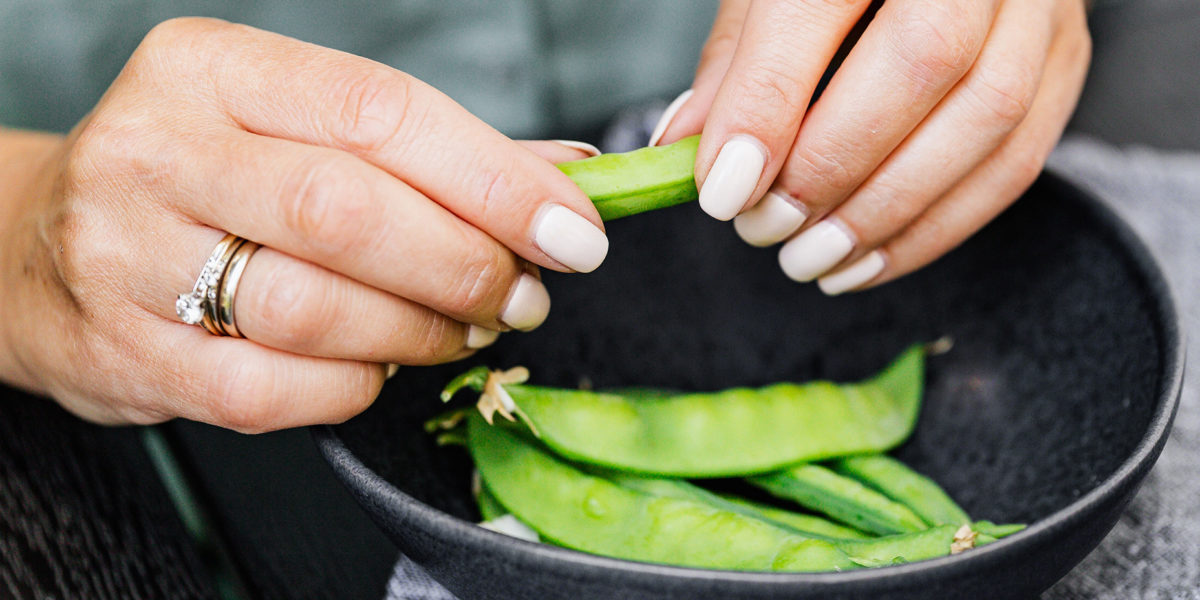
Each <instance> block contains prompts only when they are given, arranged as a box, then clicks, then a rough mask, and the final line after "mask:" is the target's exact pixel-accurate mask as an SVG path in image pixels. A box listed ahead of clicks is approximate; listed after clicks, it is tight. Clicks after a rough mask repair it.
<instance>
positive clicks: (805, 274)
mask: <svg viewBox="0 0 1200 600" xmlns="http://www.w3.org/2000/svg"><path fill="white" fill-rule="evenodd" d="M853 249H854V240H853V239H851V238H850V235H849V234H847V233H846V232H845V231H844V230H843V229H842V228H841V227H839V226H837V225H835V224H834V223H832V222H830V221H828V220H826V221H821V222H820V223H817V224H816V225H813V226H812V227H810V228H808V229H806V230H804V231H803V232H802V233H801V234H800V235H798V236H796V237H794V238H792V240H791V241H790V242H788V243H786V244H784V245H783V248H780V250H779V266H780V267H783V272H784V273H786V274H787V276H788V277H791V278H792V279H794V280H796V281H812V280H814V279H816V278H817V277H820V276H821V275H823V274H824V273H825V272H826V271H828V270H829V269H830V268H832V267H833V266H834V265H836V264H838V263H839V262H841V260H842V259H843V258H846V255H847V254H850V251H851V250H853Z"/></svg>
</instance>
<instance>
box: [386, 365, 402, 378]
mask: <svg viewBox="0 0 1200 600" xmlns="http://www.w3.org/2000/svg"><path fill="white" fill-rule="evenodd" d="M399 370H400V365H398V364H396V363H388V366H387V377H386V379H391V378H393V377H395V376H396V373H397V372H398V371H399Z"/></svg>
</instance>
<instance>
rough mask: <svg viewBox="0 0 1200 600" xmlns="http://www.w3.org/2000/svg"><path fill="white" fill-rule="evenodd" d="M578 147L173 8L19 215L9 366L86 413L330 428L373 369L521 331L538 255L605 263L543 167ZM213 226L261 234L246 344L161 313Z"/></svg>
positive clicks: (598, 231) (536, 301) (587, 226)
mask: <svg viewBox="0 0 1200 600" xmlns="http://www.w3.org/2000/svg"><path fill="white" fill-rule="evenodd" d="M583 156H584V154H583V153H582V152H579V151H576V150H572V149H570V148H567V147H564V146H560V145H557V144H552V143H549V142H532V143H525V144H521V143H518V142H514V141H512V140H510V139H508V138H506V137H505V136H503V135H501V134H500V133H499V132H497V131H495V130H494V129H492V128H490V127H488V126H487V125H485V124H484V123H483V122H481V121H479V120H478V119H476V118H475V117H473V116H472V115H471V114H469V113H468V112H467V111H466V110H465V109H463V108H462V107H460V106H458V105H457V104H455V103H454V102H453V101H452V100H450V99H449V98H447V97H446V96H444V95H443V94H441V93H439V92H437V91H436V90H434V89H433V88H432V87H430V86H428V85H426V84H424V83H422V82H420V81H418V80H416V79H414V78H413V77H411V76H408V75H406V74H404V73H401V72H399V71H396V70H394V69H391V68H388V67H386V66H384V65H381V64H378V63H374V62H371V61H368V60H366V59H362V58H358V57H355V56H351V55H347V54H344V53H341V52H337V51H333V50H329V49H325V48H320V47H317V46H313V45H310V44H305V43H302V42H299V41H296V40H293V39H289V38H286V37H283V36H279V35H275V34H271V33H267V32H263V31H259V30H255V29H252V28H250V27H245V26H240V25H233V24H229V23H225V22H221V21H215V20H208V19H179V20H173V21H168V22H166V23H163V24H162V25H159V26H158V27H156V28H155V29H154V30H153V31H151V32H150V33H149V35H147V36H146V38H145V40H144V41H143V42H142V44H141V45H140V46H139V47H138V49H137V50H136V51H135V52H134V54H133V56H132V57H131V58H130V60H129V62H128V63H127V64H126V66H125V68H124V70H123V71H122V72H121V74H120V75H119V76H118V78H117V79H116V81H115V82H114V83H113V85H112V87H111V88H110V89H109V90H108V92H107V93H106V94H105V95H104V97H103V98H102V99H101V100H100V102H99V104H98V105H97V106H96V107H95V109H94V110H92V111H91V113H90V114H89V115H88V116H87V117H86V118H84V119H83V121H82V122H81V123H80V124H79V125H78V126H77V127H76V128H75V129H74V130H73V131H72V133H71V134H70V135H69V136H67V138H65V139H63V140H61V147H60V148H58V149H57V151H55V152H53V153H52V158H50V159H48V160H46V161H45V163H44V164H43V165H42V167H43V168H41V169H38V170H36V174H34V175H31V177H35V178H37V179H38V181H37V182H36V183H35V184H32V185H31V186H30V188H29V189H40V190H43V192H42V193H35V194H29V195H27V197H25V198H23V199H22V200H21V202H23V205H22V206H20V207H19V208H18V209H14V212H15V213H18V214H20V215H21V218H22V219H23V220H22V221H20V222H17V223H14V224H12V225H10V227H11V229H12V233H11V234H10V235H9V236H7V237H8V239H7V240H6V241H5V242H4V243H5V246H6V247H4V248H3V253H4V259H5V267H4V272H3V275H2V276H3V278H4V280H3V282H4V283H5V284H6V292H5V294H6V296H5V301H6V303H7V304H8V308H6V309H4V310H5V311H7V312H6V313H5V315H4V317H5V318H3V319H2V323H3V325H2V326H3V327H4V330H3V334H4V336H5V338H6V341H7V342H8V344H9V346H10V350H11V352H12V353H13V356H14V357H15V361H13V362H14V363H15V364H16V365H17V366H16V367H15V368H14V369H13V370H12V371H13V372H9V373H3V376H4V377H5V378H6V379H7V380H8V381H9V382H11V383H16V384H18V385H22V386H23V387H26V388H28V389H31V390H33V391H36V392H40V393H45V394H48V395H51V396H53V397H54V398H56V399H57V400H58V401H59V402H60V403H62V404H63V405H64V406H66V407H67V408H68V409H69V410H71V411H73V412H75V413H77V414H79V415H81V416H83V417H85V418H88V419H91V420H94V421H99V422H109V423H129V422H132V423H152V422H158V421H162V420H165V419H169V418H172V417H177V416H179V417H186V418H189V419H194V420H199V421H204V422H208V423H213V424H216V425H220V426H224V427H229V428H233V429H237V430H241V431H265V430H270V429H277V428H283V427H292V426H299V425H305V424H312V423H329V422H338V421H342V420H345V419H347V418H349V417H351V416H353V415H355V414H357V413H358V412H360V411H362V410H363V409H365V408H366V407H367V406H368V405H369V404H370V403H371V402H372V401H373V400H374V398H375V396H376V394H377V392H378V391H379V388H380V386H381V385H382V382H383V380H384V377H385V372H386V364H388V363H399V364H413V365H416V364H431V363H439V362H444V361H450V360H455V359H459V358H462V357H464V356H467V355H469V354H470V353H471V352H473V351H474V348H473V347H478V346H481V345H486V344H487V343H490V342H491V340H492V339H495V335H494V333H493V332H496V331H503V330H506V329H510V328H512V329H519V330H528V329H532V328H534V327H537V326H538V325H539V324H540V323H541V322H542V320H543V319H544V318H545V317H546V312H547V311H548V309H549V297H548V296H547V294H546V290H545V288H544V287H543V286H542V284H541V282H540V280H539V278H538V275H537V269H536V267H535V266H533V265H540V266H543V267H547V268H550V269H554V270H558V271H590V270H592V269H594V268H596V267H597V266H598V265H599V264H600V262H601V261H602V260H603V258H604V255H605V253H606V252H607V248H608V242H607V238H606V237H605V235H604V233H603V225H602V223H601V221H600V218H599V216H598V215H597V213H596V211H595V209H594V208H593V206H592V204H591V202H589V200H588V198H587V197H586V196H584V195H583V193H582V192H580V190H579V189H578V188H577V187H576V186H575V185H574V184H573V183H572V182H571V181H570V180H569V179H568V178H567V177H566V176H564V175H563V174H562V173H560V172H559V171H558V170H557V169H556V168H555V167H554V166H553V165H552V162H551V161H553V160H570V159H576V158H582V157H583ZM224 232H229V233H233V234H236V235H238V236H241V237H244V238H246V239H249V240H252V241H254V242H258V243H260V244H262V245H263V248H262V250H260V251H259V252H258V253H257V254H255V255H254V257H253V259H252V260H251V261H250V262H249V265H248V267H247V269H246V271H245V275H244V276H243V282H242V284H241V286H240V288H239V291H238V294H237V304H236V309H237V311H236V312H237V323H238V327H239V329H240V330H241V331H242V332H243V333H244V334H245V336H246V338H247V339H236V338H229V337H215V336H212V335H210V334H208V333H206V332H205V331H204V330H203V329H201V328H200V327H196V326H191V325H186V324H184V323H182V322H180V320H179V318H178V317H177V316H176V314H175V309H174V301H175V297H176V295H177V294H179V293H184V292H187V291H188V290H190V289H191V288H192V284H193V283H194V282H195V280H196V277H197V275H198V274H199V272H200V267H201V265H202V264H203V263H204V261H205V259H206V258H207V257H208V254H209V252H210V251H211V250H212V248H213V246H214V245H215V244H216V243H217V241H218V240H220V239H221V237H222V236H223V235H224ZM14 315H19V318H14Z"/></svg>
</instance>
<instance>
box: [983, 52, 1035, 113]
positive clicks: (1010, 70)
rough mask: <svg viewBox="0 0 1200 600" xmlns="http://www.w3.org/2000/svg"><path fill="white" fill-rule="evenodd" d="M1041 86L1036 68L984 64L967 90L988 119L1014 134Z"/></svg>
mask: <svg viewBox="0 0 1200 600" xmlns="http://www.w3.org/2000/svg"><path fill="white" fill-rule="evenodd" d="M1038 83H1039V81H1038V72H1037V69H1036V68H1035V67H1034V66H1033V65H1030V64H1023V63H1020V62H1018V61H1007V60H1006V61H998V62H994V63H993V62H989V63H988V64H986V65H984V64H981V65H980V67H979V73H978V74H977V75H976V76H974V77H973V78H971V82H970V83H968V84H967V89H969V90H971V94H972V96H974V97H975V99H976V100H978V102H979V104H980V106H981V107H982V110H983V111H984V113H985V114H986V115H987V116H988V117H990V118H993V119H996V120H998V121H999V122H1000V123H1002V124H1004V125H1005V126H1006V127H1007V128H1008V129H1010V130H1011V129H1013V128H1015V127H1016V126H1017V125H1018V124H1020V123H1021V121H1023V120H1024V119H1025V115H1027V114H1029V109H1030V107H1031V106H1032V105H1033V98H1034V96H1035V95H1036V94H1037V87H1038Z"/></svg>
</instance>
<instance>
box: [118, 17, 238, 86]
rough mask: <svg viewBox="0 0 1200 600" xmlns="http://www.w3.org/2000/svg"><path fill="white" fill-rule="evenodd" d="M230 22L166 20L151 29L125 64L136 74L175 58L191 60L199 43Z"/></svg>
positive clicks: (178, 18)
mask: <svg viewBox="0 0 1200 600" xmlns="http://www.w3.org/2000/svg"><path fill="white" fill-rule="evenodd" d="M229 26H230V24H229V23H227V22H225V21H221V20H218V19H210V18H204V17H176V18H173V19H167V20H166V21H163V22H161V23H159V24H157V25H155V26H154V27H153V28H151V29H150V31H149V32H147V33H146V35H145V36H144V37H143V38H142V41H141V43H140V44H138V47H137V48H136V49H135V50H134V52H133V54H132V55H131V56H130V58H129V61H128V62H127V64H126V69H127V72H132V73H133V74H137V73H140V72H142V71H144V70H147V69H148V70H154V69H156V68H158V67H159V66H160V65H163V64H167V63H173V62H175V61H185V62H191V61H192V60H193V59H194V57H195V56H197V54H198V53H197V52H196V50H197V44H198V43H199V42H200V41H201V40H203V39H204V38H205V37H206V36H207V35H209V34H211V33H213V32H215V31H218V30H220V29H222V28H225V27H229Z"/></svg>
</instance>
